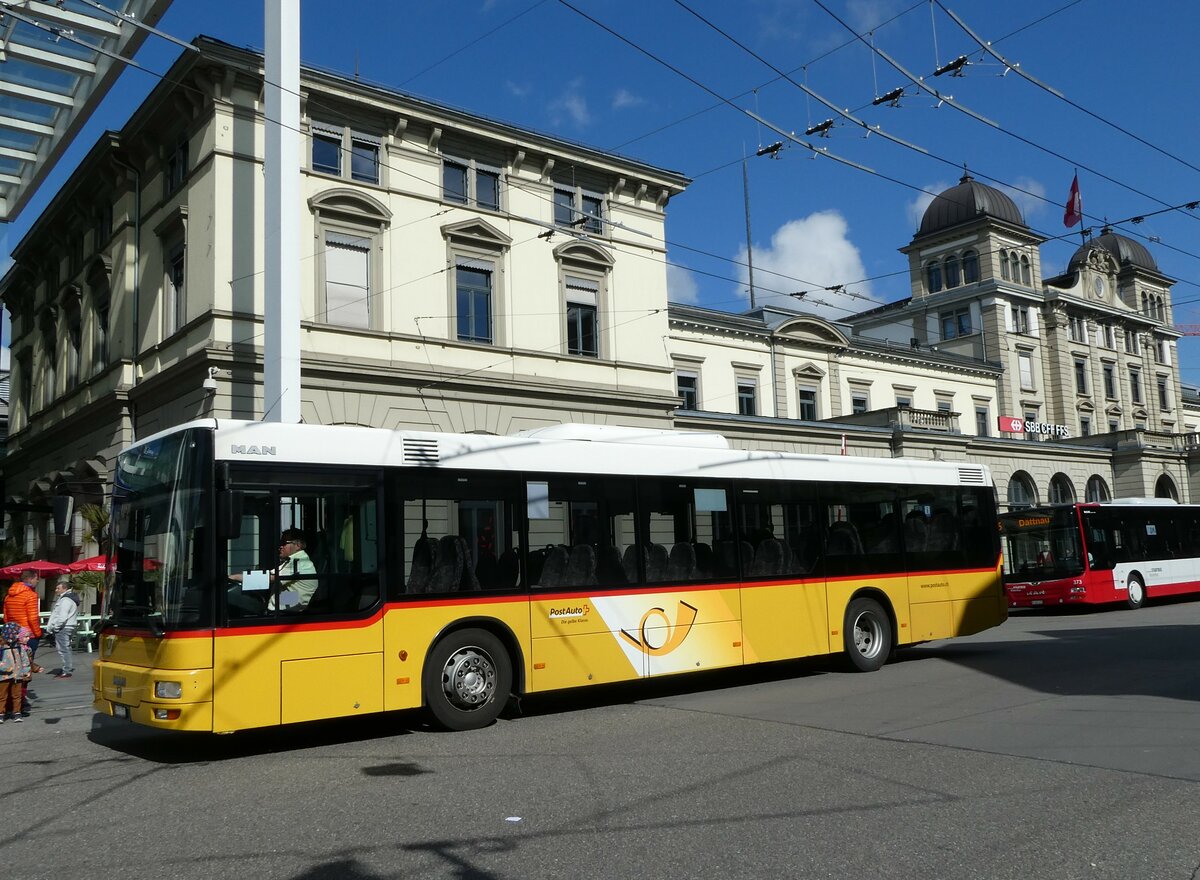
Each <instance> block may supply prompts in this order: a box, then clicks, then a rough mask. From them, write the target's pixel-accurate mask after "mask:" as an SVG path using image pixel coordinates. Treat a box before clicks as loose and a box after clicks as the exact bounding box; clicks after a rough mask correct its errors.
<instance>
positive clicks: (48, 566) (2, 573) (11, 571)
mask: <svg viewBox="0 0 1200 880" xmlns="http://www.w3.org/2000/svg"><path fill="white" fill-rule="evenodd" d="M29 570H33V571H36V572H37V574H38V577H53V576H54V575H56V574H66V573H67V571H68V568H67V566H65V565H60V564H59V563H57V562H47V561H46V560H44V559H34V560H33V561H31V562H18V563H16V564H14V565H8V566H5V567H4V568H0V577H5V578H19V577H20V576H21V572H23V571H29Z"/></svg>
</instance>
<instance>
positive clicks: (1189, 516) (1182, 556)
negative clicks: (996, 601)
mask: <svg viewBox="0 0 1200 880" xmlns="http://www.w3.org/2000/svg"><path fill="white" fill-rule="evenodd" d="M1000 531H1001V534H1002V535H1003V536H1004V590H1005V593H1006V594H1007V595H1008V605H1009V607H1010V608H1032V607H1039V606H1054V605H1077V604H1078V605H1090V604H1103V603H1115V602H1123V603H1124V604H1125V605H1126V606H1127V607H1129V608H1140V607H1142V604H1143V603H1144V602H1145V601H1146V600H1147V599H1148V598H1155V597H1160V596H1174V595H1180V594H1183V593H1195V592H1200V505H1191V504H1178V503H1176V502H1175V501H1172V500H1170V499H1166V498H1143V499H1130V500H1123V501H1110V502H1103V503H1099V504H1062V505H1055V506H1052V507H1033V508H1027V509H1025V510H1018V511H1012V512H1011V513H1005V514H1002V515H1001V516H1000Z"/></svg>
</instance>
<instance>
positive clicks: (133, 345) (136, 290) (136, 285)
mask: <svg viewBox="0 0 1200 880" xmlns="http://www.w3.org/2000/svg"><path fill="white" fill-rule="evenodd" d="M112 160H113V162H115V163H116V164H117V165H119V166H121V167H122V168H125V169H126V170H128V171H132V172H133V308H132V309H131V311H132V312H133V336H132V338H131V339H130V349H131V351H132V357H131V360H132V361H133V384H135V385H136V384H137V381H138V371H137V360H138V355H139V354H140V351H139V346H138V331H139V330H140V329H141V328H140V326H139V324H140V321H141V315H140V306H141V300H142V290H141V273H142V172H140V171H138V170H137V169H136V168H135V167H133V166H132V165H130V164H129V163H128V162H126V161H125V160H124V159H122V158H121V157H120V156H118V155H117V154H116V153H113V156H112ZM129 425H130V429H131V431H132V433H133V439H134V440H136V439H137V406H136V404H135V403H134V402H133V401H132V400H130V401H129Z"/></svg>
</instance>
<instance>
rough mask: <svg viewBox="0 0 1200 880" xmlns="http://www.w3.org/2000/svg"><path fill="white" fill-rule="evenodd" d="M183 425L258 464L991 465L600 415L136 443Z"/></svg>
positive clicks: (268, 425) (237, 425)
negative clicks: (769, 446) (465, 426)
mask: <svg viewBox="0 0 1200 880" xmlns="http://www.w3.org/2000/svg"><path fill="white" fill-rule="evenodd" d="M187 428H206V429H209V430H212V431H213V432H214V452H215V457H216V459H217V460H218V461H236V462H257V463H259V464H262V463H266V462H273V463H276V464H323V465H358V466H371V467H399V466H408V467H412V466H425V467H434V466H436V467H438V468H449V469H480V470H493V471H535V472H548V473H556V472H557V473H568V474H569V473H589V474H592V473H594V474H613V475H629V476H635V475H656V474H657V475H667V476H680V477H683V476H689V477H712V478H721V477H735V478H742V479H759V480H771V479H775V480H779V479H785V480H814V481H816V480H820V481H830V480H833V481H844V482H851V483H878V484H889V483H900V484H918V485H935V486H957V485H978V486H986V487H991V485H992V478H991V473H990V472H989V470H988V468H987V467H986V466H985V465H981V464H975V463H973V462H941V461H919V460H915V459H901V458H873V457H865V456H843V455H800V454H795V453H787V452H773V451H765V450H742V449H731V448H730V446H729V442H728V440H726V439H725V438H724V437H722V436H720V435H718V434H712V433H700V432H696V433H689V432H684V431H658V430H654V429H645V428H631V427H616V426H607V425H599V426H596V425H556V426H553V427H550V428H539V429H535V430H531V431H524V432H521V433H519V434H516V435H513V436H510V437H499V436H495V435H490V434H446V433H438V432H433V431H407V430H400V431H392V430H387V429H383V428H363V427H355V426H347V425H303V424H296V425H285V424H281V423H278V422H255V421H237V420H230V419H219V420H218V419H202V420H198V421H194V422H189V423H187V424H183V425H178V426H176V427H174V428H171V429H169V430H167V431H162V432H159V433H158V434H155V435H153V436H151V437H147V438H145V439H144V440H141V441H139V442H138V443H137V444H134V446H135V447H136V446H140V445H142V444H145V443H150V442H153V441H154V440H157V439H159V438H161V437H164V436H167V435H169V434H174V433H176V432H178V431H182V430H184V429H187Z"/></svg>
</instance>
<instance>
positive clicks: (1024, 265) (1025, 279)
mask: <svg viewBox="0 0 1200 880" xmlns="http://www.w3.org/2000/svg"><path fill="white" fill-rule="evenodd" d="M1021 283H1022V284H1030V285H1031V284H1033V276H1032V275H1030V274H1029V257H1026V256H1022V257H1021Z"/></svg>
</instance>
